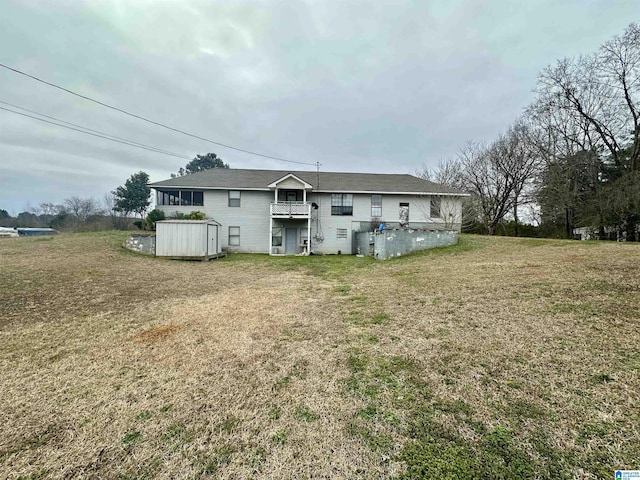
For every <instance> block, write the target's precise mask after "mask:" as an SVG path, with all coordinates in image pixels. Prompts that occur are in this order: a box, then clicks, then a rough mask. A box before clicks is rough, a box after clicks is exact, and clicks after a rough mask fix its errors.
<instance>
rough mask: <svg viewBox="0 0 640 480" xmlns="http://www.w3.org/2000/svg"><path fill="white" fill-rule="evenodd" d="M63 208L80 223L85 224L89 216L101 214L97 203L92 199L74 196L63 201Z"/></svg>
mask: <svg viewBox="0 0 640 480" xmlns="http://www.w3.org/2000/svg"><path fill="white" fill-rule="evenodd" d="M64 206H65V207H66V209H67V211H68V212H69V213H70V214H71V215H73V216H74V217H76V218H78V220H80V221H81V222H82V223H85V222H86V221H87V219H88V218H89V217H90V216H92V215H98V214H100V213H101V212H100V208H99V207H98V203H97V202H96V201H95V200H94V199H93V198H80V197H77V196H75V195H74V196H73V197H69V198H67V199H65V201H64Z"/></svg>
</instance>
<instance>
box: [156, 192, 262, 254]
mask: <svg viewBox="0 0 640 480" xmlns="http://www.w3.org/2000/svg"><path fill="white" fill-rule="evenodd" d="M228 198H229V197H228V191H227V190H205V191H204V206H202V207H193V206H176V205H165V206H158V208H159V209H162V210H163V211H164V212H165V214H166V215H167V216H171V215H173V214H175V213H176V212H180V213H185V214H188V213H189V212H192V211H194V210H195V211H199V212H204V214H205V215H206V217H207V218H210V219H213V220H215V221H217V222H218V223H220V224H221V225H222V226H221V227H219V228H220V230H219V235H220V245H221V246H222V248H226V249H227V250H228V251H229V252H250V253H268V252H269V242H270V238H269V218H270V217H269V206H270V205H271V202H273V192H267V191H265V192H259V191H250V190H242V192H241V194H240V206H239V207H230V206H229V201H228ZM230 226H232V227H240V246H239V247H229V246H228V245H229V227H230Z"/></svg>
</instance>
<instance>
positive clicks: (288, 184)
mask: <svg viewBox="0 0 640 480" xmlns="http://www.w3.org/2000/svg"><path fill="white" fill-rule="evenodd" d="M277 185H278V188H286V189H292V190H301V189H303V188H304V184H302V183H301V182H300V181H299V180H296V179H295V178H287V179H286V180H283V181H282V182H280V183H278V184H277Z"/></svg>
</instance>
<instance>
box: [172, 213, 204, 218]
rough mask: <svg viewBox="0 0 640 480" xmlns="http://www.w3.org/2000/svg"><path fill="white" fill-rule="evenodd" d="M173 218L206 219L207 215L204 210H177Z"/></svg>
mask: <svg viewBox="0 0 640 480" xmlns="http://www.w3.org/2000/svg"><path fill="white" fill-rule="evenodd" d="M173 218H175V219H177V220H204V219H205V218H207V216H206V215H205V214H204V213H203V212H191V213H189V214H185V213H180V212H176V213H175V215H174V216H173Z"/></svg>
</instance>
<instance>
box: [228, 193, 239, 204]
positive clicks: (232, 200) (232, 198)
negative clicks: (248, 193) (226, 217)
mask: <svg viewBox="0 0 640 480" xmlns="http://www.w3.org/2000/svg"><path fill="white" fill-rule="evenodd" d="M229 206H230V207H239V206H240V190H229Z"/></svg>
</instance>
